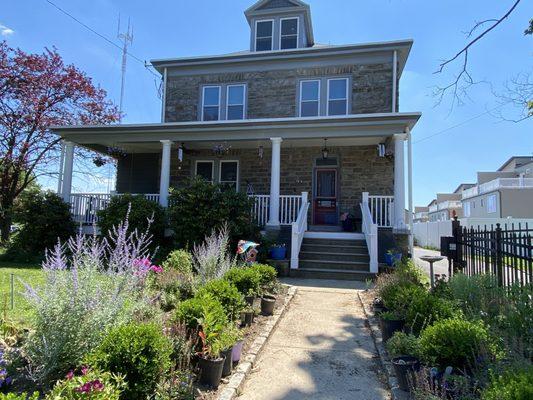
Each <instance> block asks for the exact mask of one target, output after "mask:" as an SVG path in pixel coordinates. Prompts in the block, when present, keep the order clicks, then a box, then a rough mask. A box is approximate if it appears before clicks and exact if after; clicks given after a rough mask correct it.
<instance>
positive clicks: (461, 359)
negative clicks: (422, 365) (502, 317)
mask: <svg viewBox="0 0 533 400" xmlns="http://www.w3.org/2000/svg"><path fill="white" fill-rule="evenodd" d="M420 347H421V352H422V358H423V359H424V360H425V361H426V362H427V363H429V364H431V365H436V366H439V367H440V368H446V367H448V366H451V367H454V368H458V369H464V368H468V369H470V368H474V367H475V366H476V364H477V363H478V362H480V361H489V359H490V358H492V357H493V356H494V355H495V354H496V347H495V344H494V342H493V340H492V339H491V338H490V336H489V334H488V332H487V329H486V327H485V325H484V324H483V322H481V321H466V320H463V319H458V318H453V319H445V320H441V321H438V322H436V323H435V324H434V325H432V326H429V327H427V328H426V329H424V330H423V331H422V333H421V335H420Z"/></svg>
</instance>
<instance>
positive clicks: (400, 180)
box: [394, 134, 405, 229]
mask: <svg viewBox="0 0 533 400" xmlns="http://www.w3.org/2000/svg"><path fill="white" fill-rule="evenodd" d="M404 139H405V135H404V134H400V135H394V228H396V229H405V171H404V169H405V165H404V143H403V142H404Z"/></svg>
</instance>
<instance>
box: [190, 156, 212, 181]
mask: <svg viewBox="0 0 533 400" xmlns="http://www.w3.org/2000/svg"><path fill="white" fill-rule="evenodd" d="M194 175H195V176H196V177H199V178H203V179H205V180H206V181H207V182H211V183H213V178H214V175H215V162H214V161H213V160H206V161H201V160H198V161H196V167H195V171H194Z"/></svg>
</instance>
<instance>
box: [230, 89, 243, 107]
mask: <svg viewBox="0 0 533 400" xmlns="http://www.w3.org/2000/svg"><path fill="white" fill-rule="evenodd" d="M228 104H229V105H236V104H244V86H229V87H228Z"/></svg>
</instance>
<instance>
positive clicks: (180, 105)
mask: <svg viewBox="0 0 533 400" xmlns="http://www.w3.org/2000/svg"><path fill="white" fill-rule="evenodd" d="M336 76H342V77H350V78H351V84H352V88H351V106H352V109H351V113H352V114H364V113H382V112H390V110H391V107H392V64H391V63H380V64H361V65H342V66H334V67H320V68H296V69H291V70H273V71H258V72H238V73H222V74H209V75H194V76H184V77H183V76H172V74H169V76H168V78H167V81H168V82H167V88H166V96H165V98H166V104H165V122H180V121H196V120H198V119H199V118H198V108H199V107H200V92H201V86H202V85H207V84H227V83H246V84H247V92H248V93H247V98H248V100H247V101H248V112H247V118H248V119H256V118H283V117H287V118H289V117H296V116H297V92H298V85H299V80H300V79H305V78H313V77H336Z"/></svg>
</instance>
